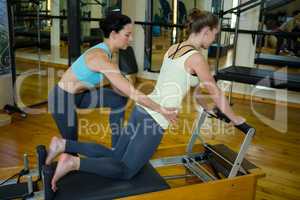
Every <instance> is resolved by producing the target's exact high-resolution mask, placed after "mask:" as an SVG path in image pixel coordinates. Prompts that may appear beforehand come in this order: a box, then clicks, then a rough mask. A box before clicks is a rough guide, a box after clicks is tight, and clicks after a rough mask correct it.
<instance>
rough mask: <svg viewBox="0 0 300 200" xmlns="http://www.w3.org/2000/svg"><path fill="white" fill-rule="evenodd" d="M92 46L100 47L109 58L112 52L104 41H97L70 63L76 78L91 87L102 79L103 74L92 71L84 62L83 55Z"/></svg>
mask: <svg viewBox="0 0 300 200" xmlns="http://www.w3.org/2000/svg"><path fill="white" fill-rule="evenodd" d="M94 48H99V49H102V50H103V51H104V52H105V53H106V54H107V55H108V57H109V59H110V60H111V58H112V54H111V52H110V50H109V48H108V46H107V44H105V43H104V42H102V43H99V44H97V45H95V46H93V47H91V48H90V49H88V50H87V51H85V52H84V53H83V54H82V55H81V56H80V57H79V58H77V60H76V61H75V62H74V63H73V64H72V65H71V69H72V71H73V73H74V74H75V76H76V78H77V79H78V80H80V81H81V82H83V83H84V84H85V85H87V86H89V87H93V86H95V85H97V84H99V83H100V82H101V81H102V80H103V74H102V73H101V72H96V71H92V70H91V69H90V68H89V67H88V66H87V65H86V63H85V55H86V53H87V52H88V51H89V50H91V49H94Z"/></svg>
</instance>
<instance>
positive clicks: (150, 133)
mask: <svg viewBox="0 0 300 200" xmlns="http://www.w3.org/2000/svg"><path fill="white" fill-rule="evenodd" d="M163 132H164V130H163V129H162V128H161V127H160V126H159V124H157V122H156V121H155V120H154V119H153V118H152V117H151V116H150V115H149V114H148V113H147V112H146V111H145V110H144V109H143V108H141V107H139V106H136V107H135V108H134V109H133V111H132V114H131V117H130V119H129V122H128V125H127V126H126V127H125V128H123V129H122V131H121V136H120V138H119V141H118V143H117V145H116V146H115V148H114V149H110V148H107V147H105V146H102V145H100V144H94V143H83V142H77V141H72V140H67V142H66V150H65V152H67V153H79V154H81V155H84V156H86V157H85V158H81V159H80V169H79V171H85V172H91V173H95V174H98V175H100V176H104V177H108V178H118V179H130V178H132V177H133V176H134V175H135V174H136V173H137V172H138V171H139V170H140V169H141V168H142V167H143V166H144V165H145V164H146V163H147V162H148V161H149V160H150V158H151V157H152V155H153V154H154V152H155V150H156V149H157V147H158V145H159V144H160V141H161V139H162V136H163Z"/></svg>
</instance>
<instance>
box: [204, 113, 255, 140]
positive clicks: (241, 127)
mask: <svg viewBox="0 0 300 200" xmlns="http://www.w3.org/2000/svg"><path fill="white" fill-rule="evenodd" d="M212 111H213V113H208V114H209V115H210V116H211V117H214V118H216V119H219V120H222V121H224V122H226V123H230V122H231V120H230V119H229V118H228V117H227V116H226V115H225V114H224V113H223V112H222V111H221V110H220V109H219V108H217V107H214V108H213V110H212ZM235 127H236V128H237V129H239V130H240V131H242V132H243V133H245V134H248V133H249V131H250V130H252V131H254V132H255V129H254V128H253V127H252V126H250V125H249V124H247V123H246V122H244V123H242V124H240V125H235Z"/></svg>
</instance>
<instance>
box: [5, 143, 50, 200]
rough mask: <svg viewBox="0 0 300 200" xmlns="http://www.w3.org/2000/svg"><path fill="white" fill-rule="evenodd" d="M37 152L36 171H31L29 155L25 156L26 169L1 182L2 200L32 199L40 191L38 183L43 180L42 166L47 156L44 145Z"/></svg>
mask: <svg viewBox="0 0 300 200" xmlns="http://www.w3.org/2000/svg"><path fill="white" fill-rule="evenodd" d="M36 152H37V160H38V166H37V168H36V169H32V170H30V169H29V161H28V155H27V154H24V159H23V162H24V168H23V169H21V170H20V171H19V172H18V173H16V174H15V175H13V176H12V177H10V178H8V179H6V180H4V181H1V182H0V197H1V199H3V200H6V199H17V198H22V199H30V198H32V197H34V196H35V195H34V191H37V190H38V183H39V182H40V181H41V180H42V166H43V165H44V163H45V160H46V155H47V154H46V153H45V152H46V149H45V146H42V145H39V146H37V147H36ZM15 177H17V178H15ZM13 178H15V179H13Z"/></svg>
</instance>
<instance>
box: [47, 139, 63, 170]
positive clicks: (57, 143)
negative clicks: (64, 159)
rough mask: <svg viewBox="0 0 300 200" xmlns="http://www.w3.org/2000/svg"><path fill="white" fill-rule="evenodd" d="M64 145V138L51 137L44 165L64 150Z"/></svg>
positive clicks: (48, 163)
mask: <svg viewBox="0 0 300 200" xmlns="http://www.w3.org/2000/svg"><path fill="white" fill-rule="evenodd" d="M65 146H66V140H64V139H59V138H58V137H55V136H54V137H53V138H52V139H51V142H50V145H49V150H48V155H47V159H46V165H50V163H51V162H52V160H53V159H54V158H55V157H56V156H57V155H58V154H60V153H62V152H64V150H65Z"/></svg>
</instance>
